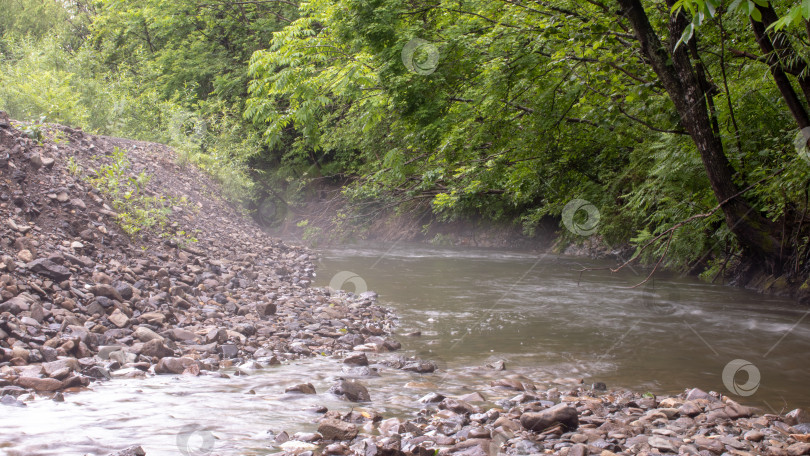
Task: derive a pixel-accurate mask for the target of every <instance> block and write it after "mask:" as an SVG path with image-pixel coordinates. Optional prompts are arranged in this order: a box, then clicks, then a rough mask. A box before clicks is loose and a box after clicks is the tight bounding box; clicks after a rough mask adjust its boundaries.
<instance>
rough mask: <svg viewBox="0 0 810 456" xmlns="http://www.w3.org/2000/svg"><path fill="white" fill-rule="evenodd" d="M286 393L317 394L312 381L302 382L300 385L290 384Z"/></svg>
mask: <svg viewBox="0 0 810 456" xmlns="http://www.w3.org/2000/svg"><path fill="white" fill-rule="evenodd" d="M284 392H285V393H301V394H316V392H315V387H314V386H312V383H301V384H298V385H293V386H290V387H289V388H287V389H285V390H284Z"/></svg>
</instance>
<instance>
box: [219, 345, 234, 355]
mask: <svg viewBox="0 0 810 456" xmlns="http://www.w3.org/2000/svg"><path fill="white" fill-rule="evenodd" d="M219 349H220V352H221V353H222V357H223V358H225V359H232V358H236V357H238V356H239V347H237V346H236V345H234V344H224V345H220V347H219Z"/></svg>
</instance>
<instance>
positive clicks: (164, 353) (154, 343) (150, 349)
mask: <svg viewBox="0 0 810 456" xmlns="http://www.w3.org/2000/svg"><path fill="white" fill-rule="evenodd" d="M141 355H145V356H151V357H152V358H158V359H160V358H167V357H170V356H174V350H172V349H171V348H169V347H167V346H165V345H164V344H163V342H162V341H159V340H157V339H152V340H150V341H149V342H147V343H145V344H143V348H141Z"/></svg>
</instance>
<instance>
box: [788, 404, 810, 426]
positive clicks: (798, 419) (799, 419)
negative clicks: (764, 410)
mask: <svg viewBox="0 0 810 456" xmlns="http://www.w3.org/2000/svg"><path fill="white" fill-rule="evenodd" d="M784 422H785V423H787V424H789V425H791V426H794V425H796V424H799V423H810V413H807V412H805V411H804V410H803V409H799V408H797V409H794V410H791V411H789V412H788V413H786V414H785V416H784Z"/></svg>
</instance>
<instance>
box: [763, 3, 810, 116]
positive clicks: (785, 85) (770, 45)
mask: <svg viewBox="0 0 810 456" xmlns="http://www.w3.org/2000/svg"><path fill="white" fill-rule="evenodd" d="M767 16H768V15H765V17H763V19H765V18H766V17H767ZM764 22H768V21H767V20H765V21H764ZM768 25H769V24H767V23H763V22H757V21H755V20H754V19H751V27H752V28H753V29H754V36H755V37H756V39H757V44H759V48H760V49H761V50H762V53H763V54H765V58H766V59H767V60H768V66H769V67H770V70H771V75H772V76H773V80H774V82H776V87H777V88H778V89H779V92H780V93H781V94H782V99H783V100H785V104H787V107H788V109H789V110H790V114H791V115H792V116H793V119H794V120H795V121H796V124H797V125H798V126H799V128H800V129H801V128H805V127H808V126H810V117H808V115H807V110H805V109H804V105H803V104H802V102H801V100H800V99H799V97H798V95H796V91H795V90H793V85H792V84H791V83H790V79H788V75H787V73H786V72H785V67H784V66H783V65H782V61H783V59H784V58H785V57H786V56H785V55H784V53H785V51H786V50H787V49H786V48H785V47H784V45H782V46H781V48H782V49H781V51H782V52H779V53H777V50H776V48H775V47H774V42H773V41H771V38H770V36H768V33H767V27H768ZM781 39H782V38H781V37H777V38H776V40H777V42H778V41H779V40H781ZM780 54H782V55H781V56H780ZM800 79H806V78H804V77H800ZM805 86H807V81H806V80H805V81H804V84H803V85H802V88H803V90H806V92H805V96H810V92H807V90H810V87H805Z"/></svg>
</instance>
